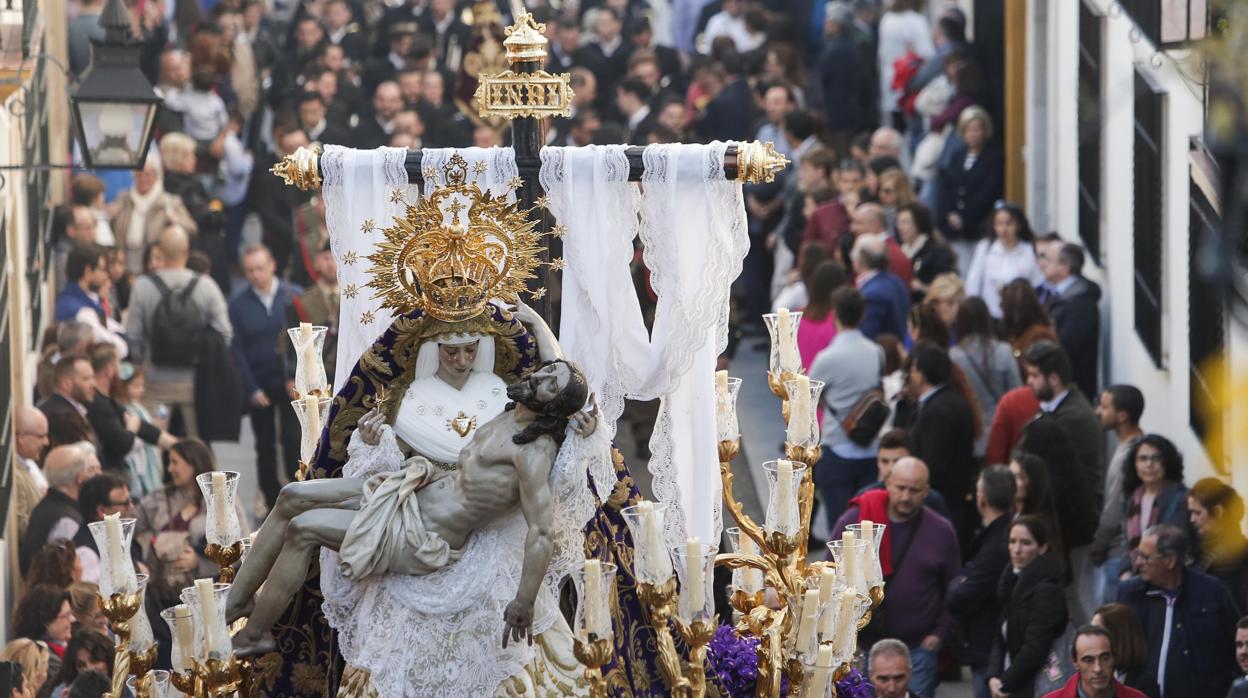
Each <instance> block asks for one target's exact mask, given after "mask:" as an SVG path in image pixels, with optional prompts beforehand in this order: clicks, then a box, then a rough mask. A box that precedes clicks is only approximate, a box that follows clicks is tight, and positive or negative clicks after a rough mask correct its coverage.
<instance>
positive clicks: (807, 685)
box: [798, 652, 841, 698]
mask: <svg viewBox="0 0 1248 698" xmlns="http://www.w3.org/2000/svg"><path fill="white" fill-rule="evenodd" d="M801 664H802V674H803V678H802V688H801V690H800V692H799V693H798V696H800V698H836V674H837V669H838V668H839V667H840V665H841V663H840V662H837V661H836V660H835V659H833V658H832V657H831V656H830V655H829V653H827V652H824V653H823V655H822V656H820V655H819V654H818V653H816V654H808V655H805V656H803V657H802V658H801Z"/></svg>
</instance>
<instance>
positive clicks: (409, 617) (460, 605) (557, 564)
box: [321, 426, 610, 698]
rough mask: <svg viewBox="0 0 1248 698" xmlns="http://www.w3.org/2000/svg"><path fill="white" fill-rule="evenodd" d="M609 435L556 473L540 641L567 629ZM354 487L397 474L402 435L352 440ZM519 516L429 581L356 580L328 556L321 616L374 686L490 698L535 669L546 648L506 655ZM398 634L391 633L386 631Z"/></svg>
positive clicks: (566, 448)
mask: <svg viewBox="0 0 1248 698" xmlns="http://www.w3.org/2000/svg"><path fill="white" fill-rule="evenodd" d="M609 448H610V443H609V441H608V439H607V436H606V433H605V430H599V431H598V432H597V433H595V434H594V435H592V436H590V437H588V438H581V437H579V436H577V435H575V433H574V432H572V430H571V429H570V428H569V431H568V436H567V438H566V439H565V440H564V443H563V446H562V447H561V448H560V450H559V456H558V457H557V458H556V460H555V465H554V468H553V469H552V471H551V493H552V496H553V501H554V502H555V504H554V507H553V513H554V524H553V526H552V531H553V534H552V537H553V543H554V545H553V548H554V553H553V556H552V559H551V563H550V567H549V568H548V570H547V574H546V577H545V579H544V581H543V585H542V589H541V591H540V592H539V594H538V601H537V607H536V611H535V614H534V621H533V632H534V633H535V634H540V633H542V632H545V631H546V630H547V629H549V628H550V627H551V626H552V625H553V624H555V623H557V622H558V623H562V622H563V619H562V617H561V616H560V615H559V609H558V603H557V598H558V588H559V584H560V582H561V581H562V580H563V579H564V577H566V576H567V575H568V574H569V573H570V572H571V571H572V570H573V569H578V568H579V567H580V566H581V565H582V562H583V561H584V552H583V545H584V535H583V533H582V531H583V528H584V526H585V524H586V522H587V521H588V520H589V518H590V517H591V516H593V513H594V501H593V498H592V497H591V496H590V495H589V491H588V489H587V488H586V487H585V469H586V467H588V466H591V465H592V466H593V467H596V468H601V467H603V465H604V463H605V465H606V467H610V451H609ZM347 451H348V454H349V460H348V462H347V464H346V466H345V467H344V469H343V475H344V476H346V477H358V478H367V477H369V476H370V475H375V474H377V473H382V472H391V471H394V470H397V469H398V468H399V467H400V465H401V463H402V459H403V456H402V454H401V453H400V451H399V448H398V443H397V441H396V440H395V437H394V432H393V430H392V429H390V427H389V426H386V427H384V428H383V430H382V437H381V440H380V442H379V443H378V445H377V446H371V447H370V446H368V445H367V444H365V443H363V442H362V441H361V440H360V439H359V436H358V432H357V433H356V434H353V435H352V438H351V442H350V444H349V446H348V449H347ZM527 530H528V528H527V525H526V522H525V519H524V515H523V514H522V513H521V512H520V511H516V512H515V513H513V514H511V515H509V516H506V517H504V518H502V519H501V520H499V521H497V522H495V523H493V524H492V525H490V526H488V527H486V528H483V529H481V530H479V531H477V532H475V533H473V534H472V535H471V536H470V537H469V539H468V542H467V543H466V544H465V546H464V551H463V555H462V557H460V559H459V561H458V562H456V563H454V564H452V565H450V566H448V567H445V568H443V569H441V570H439V571H437V572H434V573H432V574H428V575H421V576H409V575H396V574H387V575H382V576H379V577H374V578H369V579H365V580H363V581H361V582H358V583H356V582H351V581H349V580H347V579H346V578H345V577H344V576H343V575H342V573H341V572H340V571H339V569H338V555H337V553H334V552H333V551H330V550H327V549H323V550H322V551H321V591H322V592H323V594H324V596H325V600H324V602H323V603H322V609H323V610H324V612H325V618H326V619H327V620H328V621H329V624H330V625H331V626H332V627H333V628H334V629H335V630H336V631H338V646H339V649H340V651H341V652H342V655H343V657H345V658H346V660H347V662H348V663H350V664H351V665H352V666H355V667H359V668H362V669H367V670H369V671H370V672H371V673H372V679H371V680H372V686H373V688H374V689H376V690H377V692H378V695H380V696H383V698H388V697H391V696H394V697H396V698H397V697H399V696H404V697H406V696H413V697H415V696H419V697H420V698H426V697H428V698H435V697H438V696H491V695H493V694H494V692H495V691H496V689H497V688H498V686H499V684H500V683H502V682H503V681H504V680H505V679H507V678H508V677H510V676H514V675H517V674H519V673H520V672H522V671H523V670H524V666H525V665H526V664H528V663H529V662H530V661H532V659H533V657H534V652H535V651H537V646H536V645H535V646H532V647H531V646H529V645H528V644H526V643H520V644H519V645H515V644H511V645H508V647H507V648H506V649H503V648H502V644H501V642H502V636H503V627H504V623H503V611H504V609H505V608H506V607H507V604H508V603H510V602H511V601H512V600H513V599H514V598H515V594H516V589H517V587H518V586H519V583H520V570H521V566H522V563H523V557H524V539H525V535H526V533H527ZM387 629H389V630H387Z"/></svg>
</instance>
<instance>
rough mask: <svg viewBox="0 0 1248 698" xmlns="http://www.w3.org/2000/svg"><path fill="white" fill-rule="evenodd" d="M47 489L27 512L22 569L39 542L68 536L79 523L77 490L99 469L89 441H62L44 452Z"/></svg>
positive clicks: (24, 569)
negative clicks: (27, 521)
mask: <svg viewBox="0 0 1248 698" xmlns="http://www.w3.org/2000/svg"><path fill="white" fill-rule="evenodd" d="M43 469H44V474H45V475H47V478H48V493H47V495H46V496H44V498H43V500H42V501H40V502H39V504H38V505H37V506H36V507H35V509H34V511H32V512H31V513H30V523H29V524H28V526H27V528H26V535H25V536H24V537H23V538H22V542H21V545H20V546H19V558H20V562H21V566H22V571H23V573H25V571H26V568H27V567H28V566H29V565H30V560H31V558H33V557H34V556H35V553H37V552H39V551H40V550H41V549H42V548H43V546H45V545H47V544H48V543H49V542H51V541H54V540H60V539H65V540H71V539H73V537H74V535H75V534H77V533H78V528H79V527H80V526H82V514H81V513H80V512H79V511H78V490H79V488H80V487H81V486H82V483H84V482H86V481H87V480H89V479H91V478H92V477H93V476H95V475H98V474H99V473H100V459H99V458H98V457H96V455H95V448H94V447H93V446H92V445H91V444H89V443H85V442H84V443H76V444H66V445H64V446H57V447H56V448H54V449H52V450H51V451H49V452H48V457H47V458H46V459H45V461H44V465H43Z"/></svg>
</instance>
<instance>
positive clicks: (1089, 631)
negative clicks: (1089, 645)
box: [1070, 623, 1114, 663]
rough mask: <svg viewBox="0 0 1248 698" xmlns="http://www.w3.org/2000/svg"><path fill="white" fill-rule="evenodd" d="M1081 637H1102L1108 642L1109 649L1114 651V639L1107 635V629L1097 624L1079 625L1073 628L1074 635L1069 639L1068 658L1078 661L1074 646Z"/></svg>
mask: <svg viewBox="0 0 1248 698" xmlns="http://www.w3.org/2000/svg"><path fill="white" fill-rule="evenodd" d="M1081 637H1103V638H1105V641H1106V642H1108V643H1109V651H1110V652H1111V653H1112V652H1113V651H1114V640H1113V638H1111V637H1110V636H1109V631H1108V630H1106V629H1105V628H1102V627H1101V626H1099V625H1092V624H1090V623H1089V624H1088V625H1081V626H1079V628H1078V629H1077V630H1075V636H1074V637H1072V638H1071V639H1070V658H1071V659H1072V660H1074V661H1075V662H1076V663H1078V661H1079V653H1078V651H1077V650H1076V649H1075V647H1076V646H1077V645H1078V644H1079V638H1081Z"/></svg>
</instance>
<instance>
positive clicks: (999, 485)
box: [979, 465, 1018, 512]
mask: <svg viewBox="0 0 1248 698" xmlns="http://www.w3.org/2000/svg"><path fill="white" fill-rule="evenodd" d="M979 481H980V482H981V483H983V486H984V500H985V501H987V502H988V506H990V507H992V508H993V509H996V510H997V511H1003V512H1012V511H1014V496H1015V495H1016V494H1018V483H1017V482H1015V480H1014V473H1011V472H1010V469H1009V468H1008V467H1006V466H1004V465H992V466H989V467H987V468H984V469H983V470H981V471H979Z"/></svg>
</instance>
